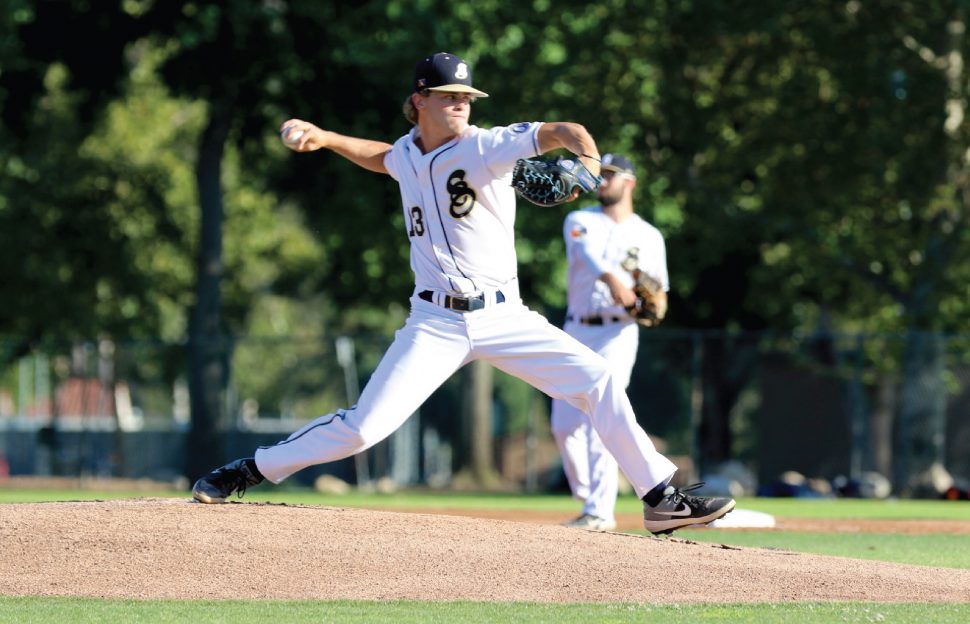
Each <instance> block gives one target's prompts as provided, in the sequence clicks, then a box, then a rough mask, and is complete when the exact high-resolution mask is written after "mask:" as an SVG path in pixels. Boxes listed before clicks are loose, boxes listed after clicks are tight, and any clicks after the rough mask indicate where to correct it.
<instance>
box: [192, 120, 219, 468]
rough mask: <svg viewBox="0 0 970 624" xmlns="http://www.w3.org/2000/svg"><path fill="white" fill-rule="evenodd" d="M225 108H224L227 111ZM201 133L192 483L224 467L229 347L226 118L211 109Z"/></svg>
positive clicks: (194, 316)
mask: <svg viewBox="0 0 970 624" xmlns="http://www.w3.org/2000/svg"><path fill="white" fill-rule="evenodd" d="M226 108H228V107H226ZM209 114H210V117H209V123H208V125H207V126H206V128H205V131H204V132H203V133H202V139H201V143H200V145H199V160H198V163H197V164H196V181H197V184H198V190H199V206H200V208H201V213H202V219H201V225H200V237H199V252H198V256H197V258H196V271H197V273H196V287H195V298H196V300H195V306H194V307H193V309H192V314H191V316H190V318H189V397H190V399H189V401H190V405H191V411H192V426H191V435H190V436H189V442H188V461H187V466H186V468H187V470H186V472H187V474H188V476H189V479H190V480H192V481H194V480H195V479H197V478H198V477H200V476H202V475H204V474H206V473H207V472H209V471H210V470H212V468H214V467H216V465H218V464H221V463H223V462H224V461H225V457H224V456H223V453H224V450H223V448H222V442H221V438H220V436H219V431H218V428H219V425H220V424H221V422H222V397H223V394H224V393H223V391H224V389H225V386H226V383H227V379H228V371H227V369H228V356H229V354H228V347H227V345H228V341H227V339H226V337H225V336H224V335H223V332H222V297H221V293H220V287H221V282H222V274H223V264H222V223H223V197H222V184H221V174H222V157H223V152H224V150H225V144H226V138H227V136H228V134H229V126H230V122H229V115H227V114H225V113H224V112H223V111H222V110H220V107H218V106H216V105H215V104H213V105H212V107H211V109H210V113H209Z"/></svg>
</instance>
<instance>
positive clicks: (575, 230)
mask: <svg viewBox="0 0 970 624" xmlns="http://www.w3.org/2000/svg"><path fill="white" fill-rule="evenodd" d="M584 236H586V228H584V227H583V226H581V225H579V224H576V225H574V226H573V227H572V228H570V230H569V237H570V238H574V239H575V238H582V237H584Z"/></svg>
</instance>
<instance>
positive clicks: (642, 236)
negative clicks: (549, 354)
mask: <svg viewBox="0 0 970 624" xmlns="http://www.w3.org/2000/svg"><path fill="white" fill-rule="evenodd" d="M563 237H564V239H565V241H566V258H567V260H568V261H569V288H568V291H567V292H568V298H569V301H568V308H569V309H568V314H570V315H572V316H574V317H582V316H595V315H603V314H605V315H615V316H621V315H625V314H626V311H625V310H624V309H623V306H621V305H619V304H616V303H613V296H612V295H611V294H610V289H609V287H608V286H607V285H606V284H605V283H604V282H602V281H600V280H599V276H600V275H602V274H603V273H607V272H609V273H613V274H614V275H616V276H617V277H618V278H620V280H621V281H622V282H623V284H624V285H626V286H628V287H632V286H633V276H632V275H631V274H630V272H629V271H628V270H626V269H625V268H623V263H624V261H626V260H627V259H628V258H630V257H631V256H634V257H635V258H636V261H635V262H636V264H635V266H638V267H639V268H640V270H641V271H644V272H645V273H647V274H648V275H650V276H651V277H653V278H654V279H655V280H657V281H658V282H660V283H661V284H662V285H663V289H664V290H665V291H666V290H668V289H669V279H668V276H667V251H666V247H665V245H664V239H663V235H662V234H661V233H660V230H658V229H657V228H655V227H654V226H652V225H650V224H649V223H647V222H646V221H644V220H643V219H641V218H640V216H639V215H637V214H632V215H630V216H629V217H627V219H626V220H625V221H623V223H617V222H616V221H614V220H613V219H612V218H611V217H610V216H609V215H606V214H604V213H603V210H602V208H601V207H600V206H593V207H591V208H586V209H584V210H576V211H574V212H571V213H569V215H567V216H566V220H565V222H564V223H563Z"/></svg>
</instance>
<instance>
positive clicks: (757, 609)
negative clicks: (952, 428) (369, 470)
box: [0, 488, 970, 624]
mask: <svg viewBox="0 0 970 624" xmlns="http://www.w3.org/2000/svg"><path fill="white" fill-rule="evenodd" d="M144 496H153V497H155V496H173V497H186V498H187V496H188V495H187V494H186V493H184V492H162V493H156V492H153V493H150V494H146V493H144V492H97V491H86V490H70V491H35V490H0V504H10V503H22V502H40V501H72V500H107V499H117V498H135V497H144ZM247 500H251V501H269V502H286V503H290V504H303V505H325V506H338V507H361V508H371V509H387V510H395V509H405V508H409V509H416V508H422V509H428V510H434V509H476V508H479V509H505V510H516V509H522V510H533V511H534V510H543V511H557V512H558V511H561V512H563V514H565V515H568V514H570V513H572V512H573V511H575V504H574V503H573V501H571V500H570V499H569V498H568V497H567V496H564V495H559V496H548V495H543V496H517V495H492V494H488V495H482V494H465V493H440V492H405V493H396V494H389V495H388V494H368V493H352V494H348V495H345V496H333V495H330V496H324V495H320V494H317V493H315V492H311V491H302V490H287V489H282V488H277V489H269V488H267V489H257V490H253V491H252V492H250V494H249V495H248V496H247ZM638 505H639V503H638V501H636V500H634V499H633V498H632V497H624V498H623V499H621V500H620V502H619V504H618V509H617V510H618V512H620V513H634V512H636V511H637V510H638V508H639V507H638ZM738 507H739V508H744V509H752V510H757V511H763V512H766V513H771V514H775V515H776V516H783V517H789V518H832V519H866V518H871V519H913V520H920V519H924V520H964V521H967V522H970V503H961V502H943V501H870V500H841V499H840V500H806V499H741V500H739V501H738ZM677 536H678V537H684V538H689V539H694V540H697V541H715V542H719V543H724V544H732V545H739V546H748V547H767V548H780V549H786V550H792V551H799V552H811V553H820V554H827V555H839V556H845V557H853V558H859V559H877V560H883V561H892V562H901V563H911V564H917V565H930V566H938V567H953V568H967V569H970V536H967V535H944V534H934V535H899V534H883V533H843V534H831V533H827V534H823V533H798V532H788V531H774V530H765V531H750V530H749V531H729V530H726V531H716V532H715V531H708V530H703V529H699V530H689V531H680V532H678V533H677ZM0 555H2V552H0ZM269 620H274V621H277V622H369V623H370V622H395V623H397V622H463V623H464V622H468V623H476V622H516V623H518V622H522V623H526V624H532V623H539V622H554V623H556V624H572V623H574V622H575V623H580V622H582V623H587V622H597V623H599V622H663V623H664V624H679V623H696V622H701V623H704V622H712V623H713V622H759V623H760V622H765V623H772V622H779V623H784V624H802V623H808V622H812V623H814V622H920V623H922V622H941V623H947V624H950V623H952V624H957V623H959V624H965V623H966V622H968V621H970V603H965V604H964V603H961V604H885V603H783V604H710V605H694V604H692V605H673V606H670V605H649V604H640V605H633V604H615V605H599V604H577V605H559V604H531V603H511V604H510V603H473V602H443V603H419V602H412V601H390V602H361V601H311V602H307V601H288V602H279V601H253V602H249V601H238V602H235V601H233V602H213V603H199V602H190V601H184V602H174V601H138V600H99V599H69V598H39V597H26V598H23V597H17V598H11V597H0V623H6V622H44V623H47V622H116V621H119V622H120V621H124V622H227V623H228V622H234V623H235V622H266V621H269Z"/></svg>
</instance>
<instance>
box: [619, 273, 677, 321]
mask: <svg viewBox="0 0 970 624" xmlns="http://www.w3.org/2000/svg"><path fill="white" fill-rule="evenodd" d="M633 279H634V284H633V292H634V293H636V295H637V301H636V303H634V304H633V305H632V306H630V307H629V308H627V312H629V313H630V314H631V315H632V316H633V318H635V319H636V320H637V323H640V324H641V325H644V326H646V327H656V326H657V325H659V324H660V321H662V320H664V316H666V315H667V296H666V294H665V293H664V291H663V286H661V285H660V282H658V281H657V280H655V279H653V278H652V277H650V276H649V275H647V274H646V273H644V272H643V271H641V270H640V269H634V270H633Z"/></svg>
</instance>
